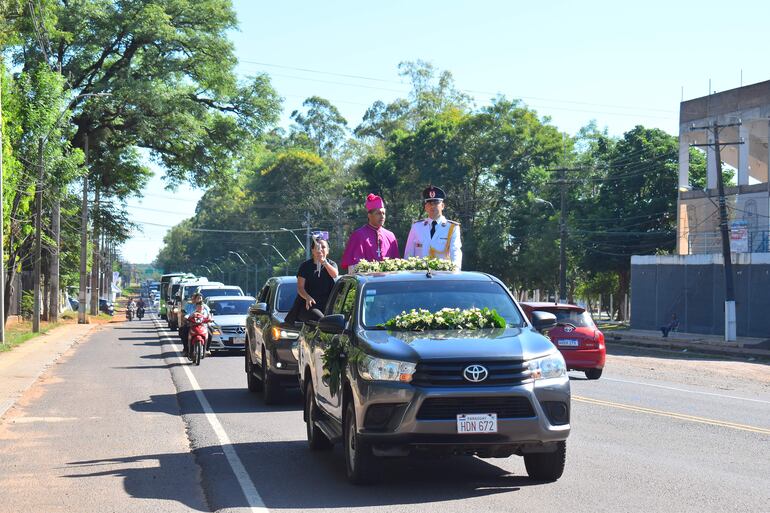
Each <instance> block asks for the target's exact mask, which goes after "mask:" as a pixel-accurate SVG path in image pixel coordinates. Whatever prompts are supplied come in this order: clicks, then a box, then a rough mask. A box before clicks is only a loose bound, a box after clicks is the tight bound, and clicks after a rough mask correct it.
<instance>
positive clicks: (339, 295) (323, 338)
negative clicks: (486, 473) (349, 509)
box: [297, 271, 570, 483]
mask: <svg viewBox="0 0 770 513" xmlns="http://www.w3.org/2000/svg"><path fill="white" fill-rule="evenodd" d="M474 307H475V308H485V307H486V308H490V309H494V310H496V311H497V313H498V314H499V315H500V316H502V317H503V319H505V323H506V327H505V328H495V329H479V330H434V331H425V332H420V331H400V330H388V329H385V328H383V327H382V325H383V324H384V323H385V322H387V321H388V320H389V319H391V318H393V317H395V316H397V315H398V314H400V313H402V312H403V311H410V310H411V309H420V308H422V309H426V310H430V311H432V312H436V311H438V310H441V309H442V308H461V309H468V308H474ZM554 325H555V317H554V316H553V315H552V314H549V313H540V312H535V313H533V321H532V322H530V321H528V320H527V317H526V316H525V315H524V313H523V312H522V310H521V308H520V307H519V306H518V304H517V303H516V301H515V300H514V298H513V296H512V295H511V294H510V292H509V291H508V289H507V288H506V287H505V286H504V285H503V284H502V283H501V282H500V281H499V280H498V279H496V278H494V277H493V276H490V275H487V274H482V273H474V272H433V273H426V272H425V271H416V272H411V271H410V272H404V271H402V272H393V273H376V274H374V273H373V274H355V275H347V276H343V277H342V278H340V279H339V280H338V282H337V283H336V284H335V287H334V290H333V291H332V295H331V296H330V298H329V302H328V304H327V307H326V311H325V317H323V318H322V319H321V320H320V321H319V322H318V323H317V324H316V325H314V326H313V325H310V323H308V324H307V325H306V326H305V327H304V329H303V330H302V332H301V334H300V337H299V342H298V348H297V352H298V371H299V379H300V387H301V389H302V392H303V394H304V397H305V404H304V418H305V422H306V427H307V437H308V442H309V445H310V448H311V449H313V450H321V449H328V448H330V447H331V446H332V444H333V443H335V442H341V443H343V444H344V450H345V461H346V464H347V474H348V478H349V479H350V480H351V481H352V482H354V483H366V482H370V481H372V480H374V479H375V478H376V476H377V475H378V466H379V465H378V457H384V456H409V455H415V454H421V453H436V452H438V453H443V454H472V455H477V456H479V457H487V458H488V457H508V456H511V455H520V456H523V457H524V461H525V465H526V468H527V472H528V474H529V475H530V477H532V478H534V479H537V480H544V481H555V480H557V479H558V478H559V477H561V475H562V472H563V470H564V464H565V455H566V439H567V436H568V435H569V432H570V424H569V421H570V419H569V417H570V385H569V378H568V376H567V369H566V366H565V363H564V358H563V357H562V356H561V354H560V353H559V351H558V350H557V349H556V347H554V345H553V344H551V342H550V341H549V340H548V339H547V338H546V337H544V336H543V335H541V334H540V333H539V332H538V331H539V330H543V329H548V328H551V327H553V326H554ZM333 348H336V349H333ZM339 348H348V349H349V352H350V353H351V354H352V353H354V352H355V354H356V355H357V356H356V357H355V358H351V357H348V355H346V354H341V355H340V356H339V357H338V361H339V365H340V366H341V367H342V372H341V373H340V374H339V375H340V378H339V380H336V379H330V378H331V376H330V372H329V368H330V367H329V366H328V363H329V356H330V355H331V353H332V352H334V351H339ZM327 351H329V352H330V354H325V353H326V352H327ZM324 360H326V367H325V363H324Z"/></svg>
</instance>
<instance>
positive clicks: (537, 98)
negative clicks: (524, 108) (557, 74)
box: [239, 60, 675, 119]
mask: <svg viewBox="0 0 770 513" xmlns="http://www.w3.org/2000/svg"><path fill="white" fill-rule="evenodd" d="M239 62H241V63H245V64H254V65H257V66H265V67H269V68H277V69H286V70H293V71H301V72H304V73H315V74H320V75H328V76H336V77H341V78H353V79H357V80H368V81H372V82H379V83H385V84H398V85H403V84H404V83H403V81H396V80H388V79H384V78H375V77H368V76H365V75H354V74H348V73H337V72H331V71H323V70H318V69H311V68H303V67H298V66H286V65H281V64H272V63H266V62H257V61H249V60H240V61H239ZM277 76H280V75H277ZM288 78H297V79H299V80H312V79H309V78H306V77H293V76H288ZM338 84H342V85H350V86H354V87H355V86H356V84H349V83H338ZM458 90H459V91H462V92H465V93H473V94H482V95H486V96H492V97H494V96H498V95H500V94H501V92H499V91H498V92H494V93H493V92H490V91H481V90H478V89H464V88H458ZM391 91H393V90H391ZM396 92H402V91H396ZM403 92H406V93H408V92H409V91H403ZM515 96H516V97H517V98H521V99H525V100H535V101H546V102H556V103H569V104H573V105H585V106H590V107H608V108H613V109H626V110H632V112H631V113H633V112H636V111H638V110H640V109H639V106H636V105H634V106H626V105H613V104H605V103H593V102H585V101H577V100H563V99H557V98H545V97H541V96H524V95H515ZM641 110H645V111H653V112H663V113H667V114H675V112H673V111H672V110H670V109H658V108H652V107H644V108H642V109H641ZM618 114H620V113H618ZM623 115H625V114H623ZM664 119H670V117H665V118H664Z"/></svg>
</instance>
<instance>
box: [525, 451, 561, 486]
mask: <svg viewBox="0 0 770 513" xmlns="http://www.w3.org/2000/svg"><path fill="white" fill-rule="evenodd" d="M566 458H567V442H565V441H561V442H558V445H557V448H556V450H555V451H554V452H539V453H534V454H525V455H524V466H525V467H526V468H527V474H529V477H531V478H532V479H535V480H536V481H556V480H557V479H559V478H560V477H561V475H562V473H563V472H564V462H565V461H566Z"/></svg>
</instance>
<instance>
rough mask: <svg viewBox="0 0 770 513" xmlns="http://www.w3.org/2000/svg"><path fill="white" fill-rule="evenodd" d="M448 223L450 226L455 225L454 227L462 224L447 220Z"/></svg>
mask: <svg viewBox="0 0 770 513" xmlns="http://www.w3.org/2000/svg"><path fill="white" fill-rule="evenodd" d="M447 222H448V223H449V224H454V225H457V226H460V223H458V222H457V221H450V220H449V219H447Z"/></svg>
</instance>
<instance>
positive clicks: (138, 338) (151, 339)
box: [118, 336, 158, 342]
mask: <svg viewBox="0 0 770 513" xmlns="http://www.w3.org/2000/svg"><path fill="white" fill-rule="evenodd" d="M118 340H144V341H148V342H157V341H158V337H156V336H155V337H154V336H144V337H118Z"/></svg>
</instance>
